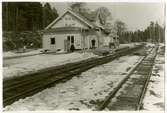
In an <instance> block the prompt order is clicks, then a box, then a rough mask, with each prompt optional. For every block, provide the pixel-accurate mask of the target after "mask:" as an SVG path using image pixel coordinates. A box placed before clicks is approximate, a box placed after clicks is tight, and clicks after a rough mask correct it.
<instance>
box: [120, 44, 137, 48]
mask: <svg viewBox="0 0 167 113" xmlns="http://www.w3.org/2000/svg"><path fill="white" fill-rule="evenodd" d="M139 44H140V43H128V44H120V46H119V47H120V48H121V47H127V46H128V47H135V46H136V45H139Z"/></svg>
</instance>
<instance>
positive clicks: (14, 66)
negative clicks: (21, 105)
mask: <svg viewBox="0 0 167 113" xmlns="http://www.w3.org/2000/svg"><path fill="white" fill-rule="evenodd" d="M92 57H97V56H96V55H94V54H93V53H88V52H86V53H70V54H60V55H54V54H40V55H35V56H29V57H23V58H19V59H8V60H4V67H3V77H4V79H7V78H10V77H15V76H23V75H25V74H28V73H31V72H35V71H37V70H40V69H44V68H47V67H52V66H57V65H61V64H65V63H70V62H76V61H80V60H84V59H88V58H92Z"/></svg>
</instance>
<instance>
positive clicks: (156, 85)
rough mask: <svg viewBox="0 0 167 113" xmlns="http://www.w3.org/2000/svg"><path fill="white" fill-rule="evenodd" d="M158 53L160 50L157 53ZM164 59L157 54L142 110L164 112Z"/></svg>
mask: <svg viewBox="0 0 167 113" xmlns="http://www.w3.org/2000/svg"><path fill="white" fill-rule="evenodd" d="M158 53H161V52H160V49H159V51H158ZM164 63H165V57H164V55H160V54H158V55H157V57H156V60H155V65H154V67H153V71H152V72H153V74H152V76H151V78H150V83H149V85H148V89H147V92H146V96H145V98H144V101H143V109H144V110H149V111H150V110H151V111H153V110H157V111H161V110H164V106H165V104H164V99H165V98H164V93H165V89H164V76H165V72H164V70H165V66H164Z"/></svg>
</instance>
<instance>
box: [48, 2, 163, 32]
mask: <svg viewBox="0 0 167 113" xmlns="http://www.w3.org/2000/svg"><path fill="white" fill-rule="evenodd" d="M50 4H51V6H52V7H55V8H56V10H57V11H58V13H59V15H61V14H62V13H63V12H64V11H65V10H66V9H67V8H68V6H69V3H66V2H53V3H50ZM85 7H87V8H89V9H91V10H95V9H97V8H99V7H107V8H108V9H109V10H110V12H111V14H112V19H113V21H115V20H121V21H123V22H124V23H125V24H126V27H127V29H128V30H132V31H134V30H138V29H140V30H144V29H145V28H146V27H147V26H148V25H149V24H150V21H154V22H155V21H157V22H158V23H159V24H160V25H162V24H164V20H165V17H164V13H165V12H164V11H165V9H164V8H165V6H164V3H162V2H161V3H160V2H159V3H158V2H153V3H148V2H146V3H134V2H133V3H132V2H131V3H127V2H125V3H123V2H119V3H116V2H107V3H105V2H93V3H92V2H89V3H86V5H85Z"/></svg>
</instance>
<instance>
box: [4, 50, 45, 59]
mask: <svg viewBox="0 0 167 113" xmlns="http://www.w3.org/2000/svg"><path fill="white" fill-rule="evenodd" d="M41 50H42V49H37V50H32V51H29V52H25V53H16V52H12V51H7V52H3V57H4V58H7V57H17V56H25V55H34V54H39V53H40V51H41Z"/></svg>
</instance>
